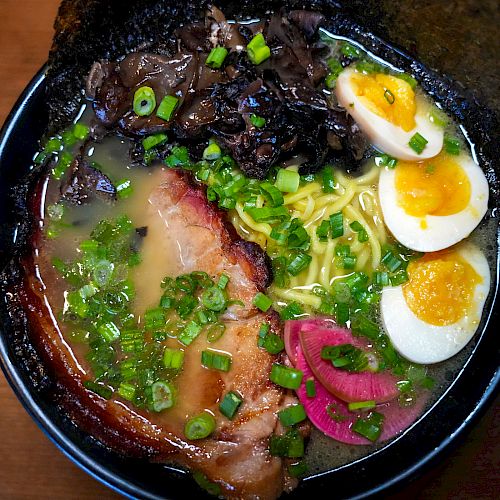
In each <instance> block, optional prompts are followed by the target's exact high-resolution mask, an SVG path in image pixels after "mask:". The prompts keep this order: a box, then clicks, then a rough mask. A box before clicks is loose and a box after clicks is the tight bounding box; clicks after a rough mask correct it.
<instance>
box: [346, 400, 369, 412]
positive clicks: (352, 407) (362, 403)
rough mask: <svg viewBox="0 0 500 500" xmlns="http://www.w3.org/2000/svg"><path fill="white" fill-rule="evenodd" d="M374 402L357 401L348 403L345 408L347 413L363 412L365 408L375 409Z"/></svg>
mask: <svg viewBox="0 0 500 500" xmlns="http://www.w3.org/2000/svg"><path fill="white" fill-rule="evenodd" d="M375 406H376V404H375V401H359V402H356V403H349V404H348V405H347V407H348V408H349V411H356V410H364V409H366V408H370V409H371V408H375Z"/></svg>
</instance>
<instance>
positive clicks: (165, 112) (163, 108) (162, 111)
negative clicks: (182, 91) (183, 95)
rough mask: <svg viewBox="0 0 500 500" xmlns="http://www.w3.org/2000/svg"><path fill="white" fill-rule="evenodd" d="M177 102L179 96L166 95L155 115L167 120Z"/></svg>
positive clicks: (170, 116)
mask: <svg viewBox="0 0 500 500" xmlns="http://www.w3.org/2000/svg"><path fill="white" fill-rule="evenodd" d="M178 104H179V98H178V97H176V96H174V95H166V96H165V97H164V98H163V99H162V100H161V102H160V105H159V106H158V109H157V110H156V116H157V117H158V118H161V119H162V120H165V121H167V122H168V121H169V120H170V119H171V118H172V116H173V114H174V112H175V110H176V108H177V105H178Z"/></svg>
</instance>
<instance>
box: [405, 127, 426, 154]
mask: <svg viewBox="0 0 500 500" xmlns="http://www.w3.org/2000/svg"><path fill="white" fill-rule="evenodd" d="M428 142H429V141H428V140H427V139H426V138H425V137H424V136H422V135H421V134H419V133H418V132H416V133H415V134H414V135H413V136H412V138H411V139H410V142H409V143H408V146H410V148H411V149H413V151H415V153H417V154H422V152H423V150H424V149H425V146H426V145H427V143H428Z"/></svg>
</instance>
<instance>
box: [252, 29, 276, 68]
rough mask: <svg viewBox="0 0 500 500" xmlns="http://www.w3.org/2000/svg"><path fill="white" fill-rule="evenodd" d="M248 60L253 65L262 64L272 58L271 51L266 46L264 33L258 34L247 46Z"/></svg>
mask: <svg viewBox="0 0 500 500" xmlns="http://www.w3.org/2000/svg"><path fill="white" fill-rule="evenodd" d="M247 53H248V58H249V59H250V61H252V63H253V64H256V65H257V64H261V63H262V62H264V61H265V60H266V59H268V58H269V57H271V49H270V48H269V47H268V46H267V45H266V40H265V39H264V36H263V35H262V33H257V34H256V35H255V36H254V37H253V38H252V39H251V40H250V43H249V44H248V45H247Z"/></svg>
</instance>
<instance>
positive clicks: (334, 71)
mask: <svg viewBox="0 0 500 500" xmlns="http://www.w3.org/2000/svg"><path fill="white" fill-rule="evenodd" d="M326 64H327V66H328V69H329V72H328V75H327V76H326V78H325V85H326V87H327V88H329V89H333V88H334V87H335V83H336V81H337V78H338V77H339V75H340V73H342V71H343V70H344V67H343V66H342V64H341V63H340V61H339V60H338V59H334V58H330V59H328V60H327V61H326Z"/></svg>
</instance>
